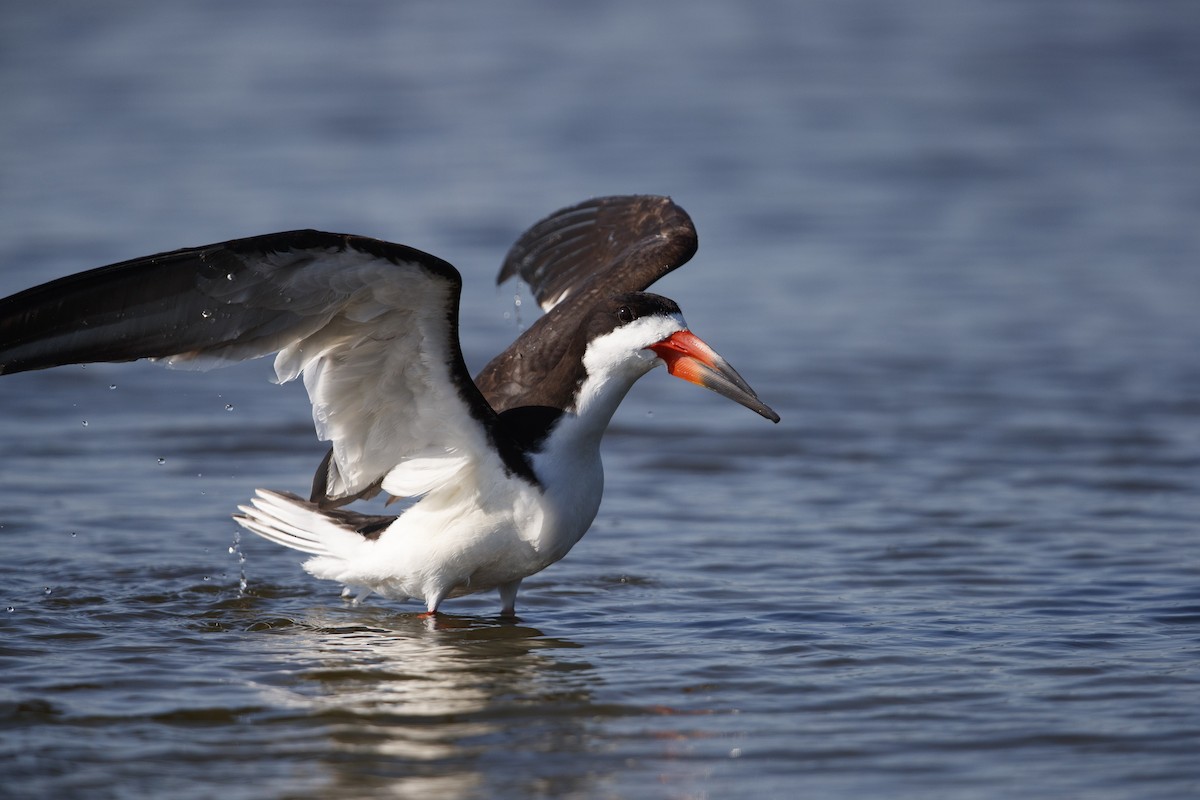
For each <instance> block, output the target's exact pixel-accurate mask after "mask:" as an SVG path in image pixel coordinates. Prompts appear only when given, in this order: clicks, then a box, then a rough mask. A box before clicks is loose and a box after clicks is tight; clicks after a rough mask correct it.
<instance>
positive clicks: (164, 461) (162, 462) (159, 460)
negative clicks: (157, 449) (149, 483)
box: [158, 458, 167, 466]
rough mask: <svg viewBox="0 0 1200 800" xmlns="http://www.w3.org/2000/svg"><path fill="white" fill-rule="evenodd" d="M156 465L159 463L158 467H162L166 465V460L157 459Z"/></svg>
mask: <svg viewBox="0 0 1200 800" xmlns="http://www.w3.org/2000/svg"><path fill="white" fill-rule="evenodd" d="M158 463H159V465H160V466H161V465H163V464H165V463H167V460H166V459H165V458H159V459H158Z"/></svg>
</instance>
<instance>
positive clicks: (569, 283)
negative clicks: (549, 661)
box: [496, 195, 698, 308]
mask: <svg viewBox="0 0 1200 800" xmlns="http://www.w3.org/2000/svg"><path fill="white" fill-rule="evenodd" d="M697 246H698V240H697V237H696V228H695V226H694V225H693V224H692V220H691V218H690V217H689V216H688V215H687V212H686V211H684V210H683V209H682V208H680V207H679V206H678V205H676V204H675V202H674V201H673V200H671V198H669V197H664V196H660V195H614V196H609V197H596V198H592V199H591V200H585V201H584V202H582V203H578V204H576V205H573V206H568V207H567V208H562V209H559V210H558V211H555V212H554V213H553V214H550V215H549V216H547V217H545V218H543V219H542V220H539V221H538V222H537V223H535V224H534V225H533V226H532V227H531V228H529V230H527V231H525V232H524V233H523V234H521V236H520V237H519V238H518V239H517V241H516V242H515V243H514V244H513V246H512V247H511V248H510V249H509V251H508V254H507V255H506V256H505V259H504V263H503V264H502V265H501V267H500V272H499V274H498V275H497V276H496V282H497V284H500V283H503V282H504V281H506V280H509V279H510V278H513V277H520V278H521V279H522V280H524V281H525V282H526V283H528V284H529V286H530V288H531V290H532V291H533V294H534V297H535V298H536V299H537V301H538V303H539V304H540V305H541V306H542V307H543V308H548V307H549V306H553V305H554V303H555V302H557V300H558V299H559V298H561V297H562V296H564V295H566V294H568V293H572V292H576V291H578V289H579V288H580V287H582V286H583V285H584V284H586V283H587V282H588V281H590V280H591V279H592V278H593V277H597V276H603V280H604V281H605V284H606V286H607V288H608V289H609V290H610V291H612V292H630V291H642V290H644V289H646V288H647V287H649V286H650V284H652V283H654V281H656V280H658V279H659V278H661V277H662V276H663V275H666V274H667V273H668V272H670V271H671V270H673V269H676V268H678V267H680V266H682V265H683V264H685V263H687V261H688V260H689V259H690V258H691V257H692V256H693V255H694V254H695V252H696V248H697Z"/></svg>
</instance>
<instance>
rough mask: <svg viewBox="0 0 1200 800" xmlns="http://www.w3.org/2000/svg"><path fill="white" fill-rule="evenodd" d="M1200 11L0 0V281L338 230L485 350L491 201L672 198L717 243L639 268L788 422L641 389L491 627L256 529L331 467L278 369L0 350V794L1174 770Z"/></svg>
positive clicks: (520, 207)
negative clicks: (401, 255) (198, 370)
mask: <svg viewBox="0 0 1200 800" xmlns="http://www.w3.org/2000/svg"><path fill="white" fill-rule="evenodd" d="M1197 22H1198V19H1197V12H1196V11H1195V10H1194V7H1193V4H1189V3H1183V2H1180V3H1169V2H1164V3H1154V4H1127V3H1118V2H1095V0H1088V2H1083V1H1082V0H1078V1H1077V2H1072V1H1068V2H1059V3H1055V4H1050V5H1048V4H1045V3H1042V2H1035V1H1034V0H1028V1H1027V2H1011V3H1004V4H994V3H986V2H955V3H953V4H951V3H927V4H903V5H898V4H894V3H890V2H883V1H882V0H880V1H879V2H868V1H867V0H857V1H856V2H849V3H846V2H834V1H833V0H828V2H805V3H783V2H780V3H756V4H732V3H730V4H721V3H675V2H670V3H658V4H655V5H654V6H653V7H652V8H648V7H646V6H645V5H644V4H638V3H632V2H629V3H625V2H619V3H614V4H604V5H596V6H590V7H588V8H586V9H583V8H575V7H566V6H561V5H558V4H551V3H539V2H519V3H509V4H503V5H500V4H488V3H482V2H466V3H455V4H419V5H418V4H390V3H357V4H351V5H344V4H343V5H338V6H333V5H329V6H323V7H301V6H296V5H295V4H253V5H246V4H239V3H206V4H204V5H203V6H175V5H171V4H160V3H110V4H106V6H105V8H104V9H103V10H96V9H93V8H92V7H91V6H90V5H87V4H26V5H24V6H20V7H17V6H14V7H12V8H8V9H6V11H5V19H4V22H3V24H2V25H0V35H2V37H3V38H2V40H0V92H2V93H3V96H4V98H5V113H4V114H3V115H2V117H0V144H2V145H3V146H0V207H2V209H3V213H0V264H2V265H3V269H2V270H0V292H4V293H8V292H11V291H16V290H19V289H21V288H24V287H26V286H29V285H32V284H34V283H36V282H39V281H42V280H46V279H49V278H52V277H55V276H58V275H61V274H65V273H67V272H71V271H75V270H79V269H83V268H86V267H91V266H96V265H100V264H103V263H108V262H112V261H116V260H119V259H122V258H128V257H133V256H138V255H143V254H146V253H151V252H155V251H158V250H164V249H170V248H175V247H180V246H185V245H195V244H201V243H205V242H210V241H218V240H221V239H225V238H231V237H235V236H241V235H250V234H255V233H262V232H264V231H270V230H281V229H286V228H293V227H301V226H307V225H311V226H317V227H323V228H328V229H341V230H348V231H354V232H360V233H365V234H372V235H378V236H383V237H386V238H391V239H395V240H399V241H404V242H406V243H408V244H412V245H415V246H418V247H423V248H426V249H428V250H431V251H433V252H436V253H438V254H439V255H442V256H443V257H445V258H448V259H449V260H451V261H452V262H453V263H455V264H457V265H458V266H459V267H460V268H461V269H462V270H463V272H464V274H465V276H466V281H467V287H466V293H465V296H464V330H463V338H464V346H465V350H466V352H467V357H468V360H469V361H470V362H471V363H472V365H473V366H475V367H478V366H481V365H482V364H483V363H484V362H485V361H486V360H487V359H488V358H489V357H490V356H491V355H492V354H493V353H494V352H495V350H496V349H497V347H498V346H500V345H499V344H498V343H503V342H506V341H508V340H510V339H511V338H512V337H513V336H514V335H515V330H516V327H515V326H516V323H515V322H514V319H513V317H514V314H513V311H514V309H513V304H512V294H511V292H509V291H508V290H507V289H503V290H500V291H496V290H494V289H492V287H491V285H490V283H491V276H492V275H493V274H494V270H495V269H496V268H497V266H498V263H499V259H500V257H501V255H502V253H503V252H504V250H505V249H506V248H507V246H508V245H509V244H510V243H511V241H512V239H513V238H514V237H515V235H516V234H517V233H518V232H519V231H520V230H521V229H522V228H523V227H524V226H525V225H527V224H528V223H530V222H532V221H533V220H534V219H536V218H537V217H539V216H541V215H542V214H544V213H546V212H548V211H550V210H551V209H553V208H556V207H558V206H561V205H565V204H568V203H572V202H575V201H578V200H580V199H582V198H584V197H587V196H590V195H596V194H606V193H620V192H638V191H645V192H660V193H669V194H672V195H673V196H674V197H675V198H676V199H677V200H678V201H679V202H680V203H681V204H682V205H683V206H684V207H685V208H687V209H688V210H689V212H691V213H692V215H693V217H694V218H695V220H696V222H697V225H698V227H699V230H700V237H701V250H700V254H699V255H698V256H697V258H696V260H695V261H694V263H692V264H691V265H689V266H688V267H687V268H685V269H684V270H681V271H680V272H678V273H676V274H674V275H672V276H670V277H669V278H668V279H666V280H665V281H664V282H663V283H662V284H661V290H662V291H663V292H664V293H667V294H670V295H671V296H672V297H674V298H675V299H676V300H678V301H679V302H680V304H681V305H682V307H683V309H684V311H685V313H686V314H687V316H688V319H689V321H690V322H691V324H692V326H693V328H694V329H695V330H696V331H697V332H698V333H699V334H700V335H702V336H704V337H705V338H706V339H707V340H709V341H710V342H711V343H712V344H713V345H714V346H715V347H716V348H717V349H718V350H720V351H721V352H722V353H723V354H724V355H725V356H727V357H728V358H729V360H730V361H731V362H732V363H733V364H734V365H735V366H736V367H737V368H738V369H739V371H740V372H741V373H742V374H743V375H745V376H746V378H747V379H748V380H749V381H750V382H751V384H752V385H753V386H754V387H755V388H756V389H757V390H758V391H759V393H760V394H761V395H762V396H763V398H764V399H765V400H766V401H767V402H768V403H770V404H771V405H772V406H773V407H775V409H776V410H778V411H779V412H780V414H781V415H782V417H783V422H782V423H781V424H780V425H779V426H771V425H769V424H767V423H766V422H764V421H763V420H761V419H759V418H758V417H756V416H754V415H753V414H751V413H749V412H747V411H746V410H745V409H742V408H740V407H737V406H735V405H733V404H731V403H727V402H725V401H724V400H722V399H721V398H718V397H716V396H715V395H712V394H710V393H706V392H702V391H699V390H696V389H694V388H693V387H689V386H687V385H685V384H683V383H681V382H679V381H675V380H672V379H670V378H669V377H667V376H666V375H665V374H663V373H661V372H660V373H655V374H653V375H651V376H649V377H647V378H646V379H645V380H644V381H642V382H641V384H639V386H638V387H636V388H635V390H634V392H633V393H632V394H631V396H630V397H629V398H628V400H627V402H626V404H625V405H624V406H623V407H622V410H621V412H620V413H619V414H618V418H617V420H616V421H615V424H614V427H613V429H612V431H611V432H610V435H609V437H608V439H607V442H606V451H605V456H606V464H607V469H608V486H607V491H606V496H605V501H604V506H603V508H602V509H601V515H600V518H599V519H598V520H597V522H596V524H595V526H594V527H593V530H592V531H591V532H590V533H589V534H588V536H587V537H586V538H585V539H584V541H583V542H582V543H581V544H580V546H579V547H578V548H577V549H576V550H575V551H574V552H572V553H571V554H570V556H568V558H567V559H566V560H565V561H563V562H561V563H560V564H558V565H555V566H554V567H552V568H551V569H549V570H547V571H546V572H545V573H543V574H541V575H538V576H535V577H534V578H532V579H530V580H528V581H527V582H526V586H525V588H524V589H523V591H522V594H521V597H520V598H519V611H520V613H521V615H522V618H521V621H520V622H519V623H518V624H508V623H503V622H500V621H499V620H497V619H496V618H495V617H494V614H495V612H496V611H497V602H496V600H495V598H493V597H490V596H489V597H482V598H464V599H462V600H458V601H451V602H449V603H448V604H447V606H446V610H447V611H449V612H450V614H448V615H445V616H444V617H442V618H439V619H438V620H435V621H426V620H421V619H418V618H417V617H416V616H415V614H416V612H417V611H419V610H420V609H419V608H418V607H416V606H415V605H403V604H395V603H388V602H384V601H377V602H372V603H371V604H369V605H366V606H363V607H357V608H352V607H349V606H346V605H345V604H343V603H342V601H341V600H340V599H339V598H338V595H337V587H336V586H334V585H332V584H326V583H319V582H317V581H315V580H313V579H311V578H309V577H308V576H306V575H304V574H303V573H302V572H301V570H300V568H299V566H298V562H299V558H298V557H297V556H296V555H295V554H293V553H291V552H288V551H285V550H283V549H281V548H277V547H274V546H272V545H270V544H269V543H267V542H262V541H259V540H257V539H256V538H254V537H249V538H243V539H242V540H241V541H240V544H239V543H237V541H236V539H235V536H236V530H235V526H234V525H233V523H232V522H231V521H230V520H229V519H228V515H229V514H230V513H231V512H232V511H233V509H234V506H236V504H237V503H239V502H244V500H245V499H246V498H247V497H248V496H249V495H250V493H251V492H252V491H253V489H254V488H255V487H257V486H266V487H273V488H278V489H291V490H303V489H304V488H305V487H306V486H307V482H308V480H309V477H310V475H311V470H312V469H313V467H314V466H315V464H316V462H317V460H318V459H319V458H320V456H321V454H322V449H321V447H320V445H319V443H317V442H315V441H314V440H313V437H312V433H311V426H310V424H309V422H308V419H307V408H306V405H305V402H304V398H303V392H302V390H301V389H300V388H299V387H296V386H288V387H284V388H279V387H274V386H271V385H270V384H268V383H267V382H266V376H267V374H268V372H269V368H268V365H267V364H266V363H264V362H258V363H253V364H247V365H242V366H239V367H237V368H234V369H231V370H226V371H220V372H214V373H208V374H192V373H176V372H167V371H164V370H160V369H157V368H155V367H152V366H148V365H96V366H90V367H88V368H86V369H83V368H68V369H62V370H56V371H50V372H44V373H35V374H27V375H18V376H11V377H5V378H4V379H2V380H0V415H2V416H0V419H2V420H3V421H2V422H0V451H2V452H3V453H4V454H5V455H4V458H3V459H2V460H0V481H2V485H3V491H2V492H0V526H2V528H0V548H2V551H0V552H2V553H3V558H0V675H3V680H2V681H0V775H2V776H3V780H2V781H0V795H4V796H13V797H40V796H56V797H89V798H91V797H134V796H155V797H164V796H170V797H182V798H186V797H205V798H207V797H214V796H220V797H224V798H240V797H247V798H250V797H253V798H261V797H330V796H346V797H374V796H380V797H382V796H396V797H409V796H422V797H429V796H434V797H467V798H474V797H480V798H482V797H489V798H490V797H530V796H535V797H536V796H542V797H794V796H813V797H864V796H881V795H887V796H891V797H912V798H926V797H972V798H1002V797H1012V796H1014V795H1018V794H1019V795H1021V796H1026V797H1058V796H1088V797H1100V798H1134V797H1136V798H1154V797H1162V798H1177V797H1183V796H1189V795H1194V794H1195V793H1196V792H1197V790H1198V788H1200V766H1198V765H1197V759H1196V757H1195V754H1196V752H1198V751H1200V659H1198V656H1200V587H1198V582H1197V577H1198V574H1200V572H1198V570H1200V551H1198V548H1197V544H1198V537H1197V521H1198V520H1200V500H1198V497H1200V494H1198V492H1197V489H1198V488H1200V485H1198V484H1200V363H1198V362H1197V359H1196V343H1197V342H1198V341H1200V314H1197V313H1196V312H1195V309H1196V308H1197V306H1198V305H1200V270H1197V267H1196V265H1197V263H1198V259H1200V229H1198V228H1197V226H1196V224H1195V220H1196V219H1197V212H1198V211H1200V188H1198V187H1200V82H1198V78H1197V76H1200V69H1198V68H1197V67H1200V65H1198V64H1197V58H1198V57H1197V55H1196V52H1197V51H1196V49H1195V47H1194V41H1195V34H1196V29H1197ZM530 314H531V312H530V311H529V310H528V307H526V308H524V309H522V310H521V315H522V317H523V319H524V322H525V323H526V324H527V323H528V319H529V318H530ZM112 387H115V388H112ZM85 422H86V426H85V425H84V423H85ZM235 545H236V546H235ZM231 547H232V548H233V552H230V550H231ZM242 557H244V562H243V561H242V560H241V558H242ZM243 579H244V581H245V585H244V588H242V587H241V581H242V580H243ZM9 609H11V610H9Z"/></svg>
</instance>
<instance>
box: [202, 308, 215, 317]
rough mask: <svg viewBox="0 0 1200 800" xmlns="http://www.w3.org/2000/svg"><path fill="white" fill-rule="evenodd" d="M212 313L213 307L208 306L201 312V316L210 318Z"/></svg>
mask: <svg viewBox="0 0 1200 800" xmlns="http://www.w3.org/2000/svg"><path fill="white" fill-rule="evenodd" d="M212 315H213V312H212V309H211V308H206V309H204V310H203V311H201V312H200V316H202V317H204V318H205V319H209V318H210V317H211V316H212Z"/></svg>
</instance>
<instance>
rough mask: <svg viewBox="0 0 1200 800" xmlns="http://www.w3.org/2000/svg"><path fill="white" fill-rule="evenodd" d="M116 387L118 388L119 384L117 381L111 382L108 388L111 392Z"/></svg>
mask: <svg viewBox="0 0 1200 800" xmlns="http://www.w3.org/2000/svg"><path fill="white" fill-rule="evenodd" d="M115 388H117V385H116V384H115V383H110V384H109V385H108V390H109V391H110V392H111V391H112V390H113V389H115Z"/></svg>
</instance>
